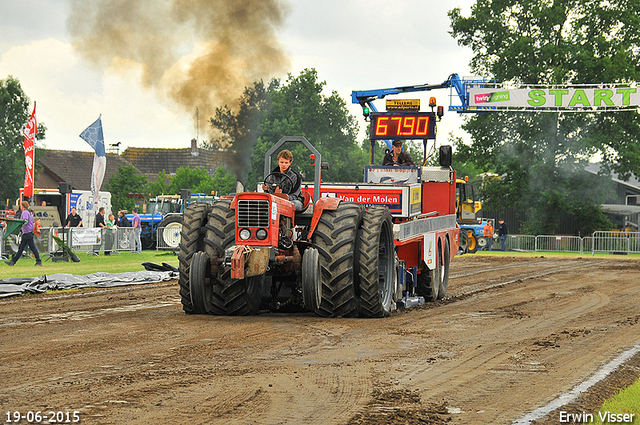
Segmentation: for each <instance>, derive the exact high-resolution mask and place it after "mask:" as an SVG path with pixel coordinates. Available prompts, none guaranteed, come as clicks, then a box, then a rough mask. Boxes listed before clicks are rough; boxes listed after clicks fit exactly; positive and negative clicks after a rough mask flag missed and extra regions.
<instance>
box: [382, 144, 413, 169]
mask: <svg viewBox="0 0 640 425" xmlns="http://www.w3.org/2000/svg"><path fill="white" fill-rule="evenodd" d="M391 145H392V146H393V149H392V150H391V151H389V152H387V153H386V154H385V156H384V158H383V159H382V165H403V166H408V165H416V163H415V162H413V159H412V158H411V155H409V154H408V153H407V152H402V140H394V141H393V143H392V144H391Z"/></svg>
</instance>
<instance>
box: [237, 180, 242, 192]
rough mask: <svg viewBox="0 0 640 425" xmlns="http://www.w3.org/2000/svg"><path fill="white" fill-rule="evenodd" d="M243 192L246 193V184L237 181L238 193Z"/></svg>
mask: <svg viewBox="0 0 640 425" xmlns="http://www.w3.org/2000/svg"><path fill="white" fill-rule="evenodd" d="M242 192H244V183H242V182H241V181H240V180H236V193H242Z"/></svg>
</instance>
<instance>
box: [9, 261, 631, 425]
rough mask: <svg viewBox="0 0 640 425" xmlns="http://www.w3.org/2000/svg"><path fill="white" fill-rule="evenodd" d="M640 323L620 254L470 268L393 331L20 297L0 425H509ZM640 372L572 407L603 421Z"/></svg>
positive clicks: (129, 290)
mask: <svg viewBox="0 0 640 425" xmlns="http://www.w3.org/2000/svg"><path fill="white" fill-rule="evenodd" d="M639 321H640V261H637V260H630V259H628V258H622V257H610V258H606V259H602V258H595V259H594V258H592V257H589V256H585V257H584V258H579V259H566V258H542V257H538V258H518V257H500V258H499V257H481V256H473V255H467V256H463V257H460V258H456V259H455V260H454V261H453V262H452V264H451V280H450V284H449V293H448V296H447V299H445V300H443V301H440V302H437V303H430V304H427V305H425V306H422V307H416V308H413V309H409V310H403V311H396V312H394V313H393V314H392V315H391V317H389V318H386V319H342V318H338V319H323V318H320V317H316V316H314V315H312V314H274V313H264V314H261V315H259V316H256V317H217V316H201V315H186V314H184V313H183V312H182V308H181V304H180V300H179V296H178V287H177V283H176V282H170V283H160V284H152V285H144V286H132V287H125V288H112V289H104V290H83V291H74V292H66V293H55V294H42V295H37V296H24V297H14V298H10V299H4V300H0V355H1V356H2V359H1V360H0V409H1V411H0V414H1V415H2V416H1V417H0V420H1V421H2V422H5V421H6V420H7V412H21V413H22V414H24V415H26V414H27V412H29V411H31V412H37V411H41V412H43V416H44V417H45V418H53V419H54V420H55V419H56V416H55V414H54V415H51V414H50V413H49V412H73V411H78V412H79V413H78V417H79V419H80V423H85V424H124V423H126V424H150V423H162V424H186V423H189V424H254V423H255V424H283V423H288V424H418V423H419V424H441V423H453V424H510V423H512V422H513V421H515V420H518V419H520V418H522V417H523V416H524V415H525V414H526V413H528V412H531V411H533V410H534V409H536V408H538V407H540V406H544V405H546V404H547V403H549V402H551V401H552V400H554V399H555V398H557V397H558V396H559V395H561V394H563V393H566V392H567V391H569V390H571V389H572V388H573V387H574V386H576V385H577V384H579V383H581V382H583V381H585V380H586V379H588V378H589V377H590V376H591V375H593V374H594V373H595V372H596V371H597V370H598V369H599V368H600V367H601V366H603V365H604V364H606V363H608V362H609V361H611V360H612V359H613V358H614V357H616V356H617V355H619V354H620V353H621V352H623V351H625V350H627V349H628V348H630V347H633V346H634V345H636V344H639V343H640V324H639ZM639 365H640V361H639V359H638V356H636V357H635V358H634V359H633V360H632V361H631V362H628V363H627V364H626V365H625V366H623V367H622V368H620V373H618V374H616V375H615V376H612V377H611V378H610V379H609V380H608V381H607V383H603V384H601V385H599V387H601V388H600V389H598V388H597V387H598V386H596V387H594V389H593V390H592V391H590V393H589V394H587V396H589V397H591V398H590V399H589V398H583V399H581V400H578V401H576V402H575V403H574V405H573V406H572V407H571V406H569V407H570V408H573V409H579V410H578V411H582V410H585V409H586V411H591V412H595V411H596V409H597V407H598V404H597V403H598V401H594V400H600V401H599V403H601V400H602V399H603V398H604V397H606V396H607V394H609V393H611V392H612V391H615V388H616V387H620V386H624V385H626V384H628V383H629V382H631V381H633V380H634V379H635V378H636V377H637V376H638V371H639V370H640V369H639V368H638V366H639ZM616 377H617V378H616ZM585 397H586V396H585ZM12 419H13V416H12ZM57 419H60V416H59V415H58V416H57ZM71 419H73V416H71ZM22 423H27V421H26V420H23V421H22ZM43 423H47V421H43ZM536 423H545V424H552V423H559V419H558V416H557V413H551V414H550V415H549V416H547V417H546V418H543V419H542V420H539V421H537V422H536Z"/></svg>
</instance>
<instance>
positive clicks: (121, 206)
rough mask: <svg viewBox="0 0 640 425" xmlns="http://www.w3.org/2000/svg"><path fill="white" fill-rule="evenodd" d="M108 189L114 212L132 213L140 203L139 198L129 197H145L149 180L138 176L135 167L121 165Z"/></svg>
mask: <svg viewBox="0 0 640 425" xmlns="http://www.w3.org/2000/svg"><path fill="white" fill-rule="evenodd" d="M106 188H107V190H108V191H109V192H111V206H112V211H120V210H127V211H130V210H131V209H133V207H134V206H135V205H136V202H139V197H132V196H128V195H130V194H136V195H143V196H144V194H145V193H146V191H147V179H146V178H145V177H144V176H143V175H141V174H138V170H137V169H136V167H134V166H133V165H119V166H118V172H117V173H116V174H114V175H113V176H112V177H111V179H110V180H109V184H108V185H106ZM114 214H115V213H114Z"/></svg>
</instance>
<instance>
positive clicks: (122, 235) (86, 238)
mask: <svg viewBox="0 0 640 425" xmlns="http://www.w3.org/2000/svg"><path fill="white" fill-rule="evenodd" d="M3 235H4V230H0V237H2V236H3ZM53 236H56V237H58V238H60V239H61V240H62V241H63V242H64V243H66V244H67V245H68V246H69V247H70V248H71V249H73V250H74V251H76V252H79V253H80V252H86V253H87V254H93V253H97V254H101V253H102V254H106V253H119V252H122V251H134V250H135V249H134V247H135V239H134V235H133V228H131V227H121V228H118V229H99V228H94V227H72V228H64V227H50V228H43V229H42V234H41V235H40V236H38V237H36V238H35V242H36V247H37V248H38V252H39V253H40V255H49V254H54V253H56V252H58V251H61V247H60V246H58V244H57V243H56V241H55V240H54V238H53ZM19 244H20V235H11V236H9V237H8V238H7V240H6V241H4V242H3V243H2V244H0V245H1V246H0V256H2V257H3V258H4V257H8V256H11V255H13V254H14V253H15V252H16V251H17V250H18V246H19Z"/></svg>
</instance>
